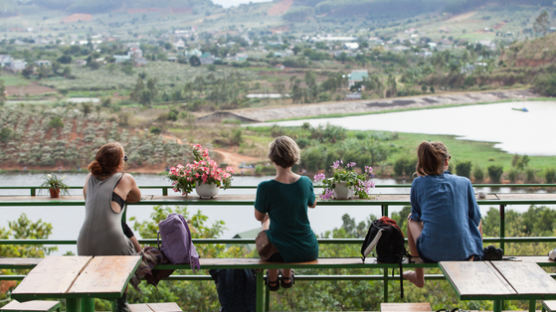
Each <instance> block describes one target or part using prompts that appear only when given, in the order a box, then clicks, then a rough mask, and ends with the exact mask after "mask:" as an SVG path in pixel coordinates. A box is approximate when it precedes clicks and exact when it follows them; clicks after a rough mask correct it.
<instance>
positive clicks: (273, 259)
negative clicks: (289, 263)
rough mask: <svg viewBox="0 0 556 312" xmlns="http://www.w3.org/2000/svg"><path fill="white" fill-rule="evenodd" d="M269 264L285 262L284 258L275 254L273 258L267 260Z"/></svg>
mask: <svg viewBox="0 0 556 312" xmlns="http://www.w3.org/2000/svg"><path fill="white" fill-rule="evenodd" d="M267 261H268V262H285V261H284V258H282V256H281V255H280V253H279V252H277V253H275V254H273V255H272V256H270V258H268V260H267Z"/></svg>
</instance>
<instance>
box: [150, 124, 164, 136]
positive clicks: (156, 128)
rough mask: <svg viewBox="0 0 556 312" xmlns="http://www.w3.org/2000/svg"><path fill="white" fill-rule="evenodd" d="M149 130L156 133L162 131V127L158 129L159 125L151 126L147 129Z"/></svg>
mask: <svg viewBox="0 0 556 312" xmlns="http://www.w3.org/2000/svg"><path fill="white" fill-rule="evenodd" d="M149 131H150V132H151V133H152V134H156V135H158V134H160V133H162V129H160V127H157V126H152V127H151V128H150V129H149Z"/></svg>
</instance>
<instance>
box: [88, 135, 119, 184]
mask: <svg viewBox="0 0 556 312" xmlns="http://www.w3.org/2000/svg"><path fill="white" fill-rule="evenodd" d="M123 158H124V148H123V147H122V145H121V144H120V143H118V142H113V143H107V144H104V145H103V146H101V147H100V148H99V149H98V151H97V154H96V156H95V160H93V161H92V162H91V163H90V164H89V166H88V169H89V171H90V172H91V173H92V174H93V175H94V176H96V177H103V176H109V175H111V174H113V173H114V172H116V171H117V170H118V169H119V167H120V166H121V165H122V159H123Z"/></svg>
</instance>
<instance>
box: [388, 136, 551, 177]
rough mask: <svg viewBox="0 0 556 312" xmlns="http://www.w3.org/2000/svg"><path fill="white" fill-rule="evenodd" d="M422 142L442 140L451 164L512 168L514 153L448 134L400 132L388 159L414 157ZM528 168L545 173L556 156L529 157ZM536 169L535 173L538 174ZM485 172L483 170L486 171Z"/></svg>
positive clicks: (483, 167) (488, 143)
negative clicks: (450, 156) (463, 163)
mask: <svg viewBox="0 0 556 312" xmlns="http://www.w3.org/2000/svg"><path fill="white" fill-rule="evenodd" d="M422 141H442V142H444V144H446V146H447V147H448V150H449V152H450V154H451V155H452V164H453V166H454V167H455V164H457V163H458V162H463V161H471V163H472V164H473V167H476V166H479V167H480V168H482V169H483V170H484V171H486V168H487V167H489V166H491V165H498V166H503V167H504V172H507V171H508V170H510V168H511V164H512V158H513V156H514V155H513V154H509V153H506V152H504V151H502V150H500V149H498V148H496V147H494V145H495V144H496V143H492V142H478V141H469V140H460V139H457V138H456V137H455V136H450V135H431V134H415V133H399V137H398V139H395V140H393V141H392V143H393V144H396V145H398V146H399V147H400V149H399V151H397V152H396V153H395V154H393V155H392V157H391V158H390V160H392V159H394V160H395V159H398V158H401V157H407V156H408V155H410V156H413V157H415V158H417V155H416V148H417V146H418V145H419V144H420V143H421V142H422ZM529 159H530V161H529V166H528V168H531V169H534V170H537V171H541V172H544V171H545V170H546V169H550V168H555V167H556V157H553V156H529ZM541 172H539V173H538V174H537V175H538V176H539V177H540V176H541V175H540V173H541ZM485 175H486V172H485Z"/></svg>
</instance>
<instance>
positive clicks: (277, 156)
mask: <svg viewBox="0 0 556 312" xmlns="http://www.w3.org/2000/svg"><path fill="white" fill-rule="evenodd" d="M299 154H300V152H299V146H297V143H295V141H294V140H293V139H292V138H290V137H289V136H285V135H283V136H281V137H277V138H276V139H274V141H272V143H270V150H269V152H268V158H270V160H272V162H274V163H275V164H277V165H278V166H280V167H282V168H289V167H292V166H293V165H295V164H297V163H298V162H299V158H300V157H299Z"/></svg>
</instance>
